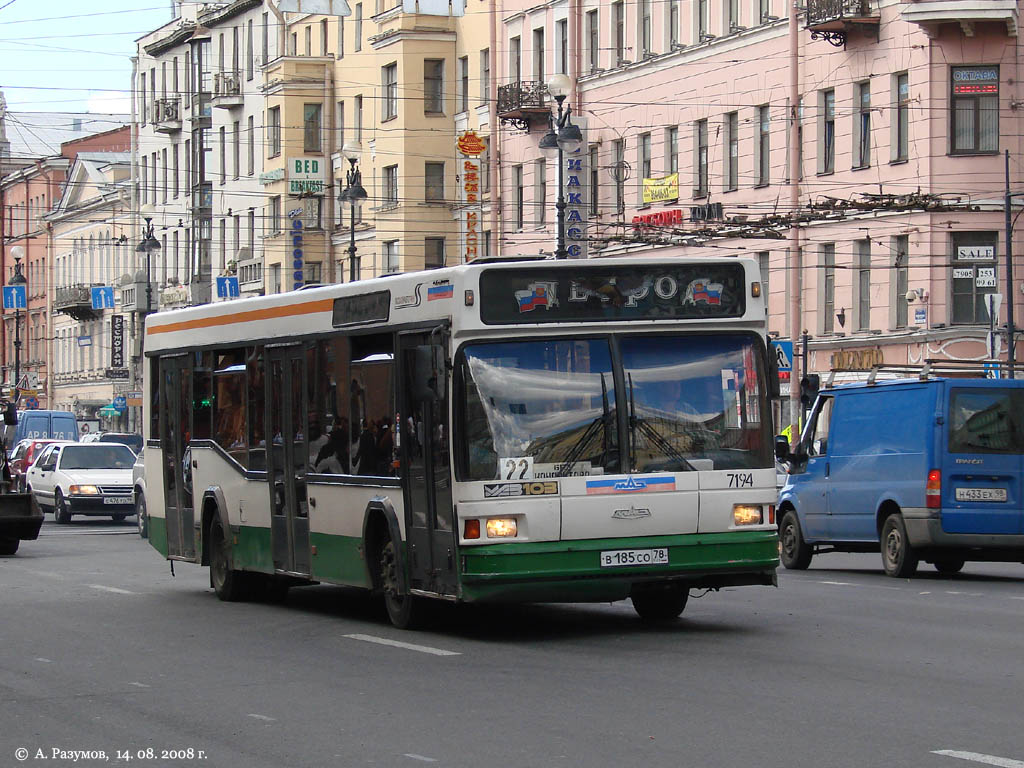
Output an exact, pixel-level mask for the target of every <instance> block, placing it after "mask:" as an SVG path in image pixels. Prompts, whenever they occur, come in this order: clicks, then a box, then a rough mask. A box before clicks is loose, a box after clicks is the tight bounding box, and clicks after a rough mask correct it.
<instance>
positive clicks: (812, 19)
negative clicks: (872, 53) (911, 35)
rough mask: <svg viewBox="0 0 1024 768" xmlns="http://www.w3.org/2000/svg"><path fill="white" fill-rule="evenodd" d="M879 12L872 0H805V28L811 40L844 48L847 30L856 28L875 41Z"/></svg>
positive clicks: (879, 17)
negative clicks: (871, 36)
mask: <svg viewBox="0 0 1024 768" xmlns="http://www.w3.org/2000/svg"><path fill="white" fill-rule="evenodd" d="M880 21H881V13H880V12H879V10H878V8H877V7H875V6H874V5H872V0H807V17H806V24H805V27H806V28H807V29H809V30H810V32H811V40H825V41H826V42H828V43H831V44H832V45H835V46H837V47H841V46H845V45H846V39H847V36H848V34H849V33H850V31H851V30H854V29H860V30H861V31H863V32H866V33H868V34H872V35H873V36H874V38H875V40H878V25H879V22H880Z"/></svg>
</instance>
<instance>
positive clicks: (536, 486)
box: [484, 480, 558, 499]
mask: <svg viewBox="0 0 1024 768" xmlns="http://www.w3.org/2000/svg"><path fill="white" fill-rule="evenodd" d="M557 493H558V483H556V482H555V481H554V480H547V481H544V482H536V483H487V484H486V485H485V486H484V498H485V499H498V498H506V497H510V496H553V495H555V494H557Z"/></svg>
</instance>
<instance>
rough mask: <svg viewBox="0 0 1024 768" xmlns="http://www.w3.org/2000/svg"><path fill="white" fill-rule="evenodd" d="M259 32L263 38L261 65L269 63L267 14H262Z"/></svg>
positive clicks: (268, 20)
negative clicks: (261, 24) (261, 25)
mask: <svg viewBox="0 0 1024 768" xmlns="http://www.w3.org/2000/svg"><path fill="white" fill-rule="evenodd" d="M261 32H262V37H263V55H262V58H261V61H262V62H263V64H266V63H267V62H269V61H270V14H269V13H264V14H263V27H262V30H261Z"/></svg>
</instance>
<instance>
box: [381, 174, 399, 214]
mask: <svg viewBox="0 0 1024 768" xmlns="http://www.w3.org/2000/svg"><path fill="white" fill-rule="evenodd" d="M383 173H384V183H383V185H382V186H383V188H384V203H385V205H398V166H397V165H388V166H385V167H384V170H383Z"/></svg>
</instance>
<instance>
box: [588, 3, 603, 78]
mask: <svg viewBox="0 0 1024 768" xmlns="http://www.w3.org/2000/svg"><path fill="white" fill-rule="evenodd" d="M598 33H599V27H598V24H597V11H587V64H588V66H589V67H590V71H591V72H596V71H597V69H598V67H599V66H600V61H601V58H600V55H601V46H600V37H599V36H598Z"/></svg>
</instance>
